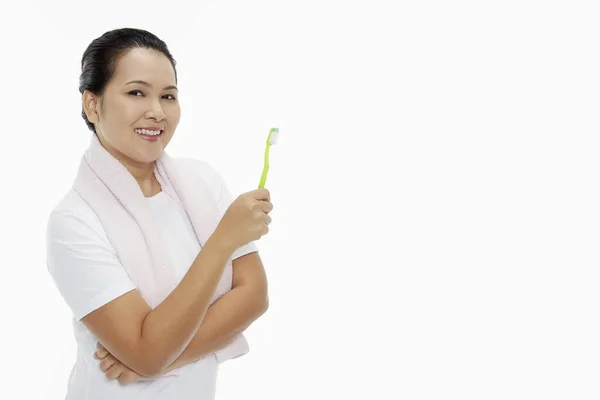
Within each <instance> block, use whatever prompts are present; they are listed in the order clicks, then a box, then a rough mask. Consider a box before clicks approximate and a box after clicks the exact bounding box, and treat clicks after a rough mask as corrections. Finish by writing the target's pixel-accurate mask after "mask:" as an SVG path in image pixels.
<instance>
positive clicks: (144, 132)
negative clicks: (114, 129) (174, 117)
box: [135, 129, 162, 136]
mask: <svg viewBox="0 0 600 400" xmlns="http://www.w3.org/2000/svg"><path fill="white" fill-rule="evenodd" d="M135 131H136V132H137V133H139V134H140V135H148V136H157V135H160V134H161V132H162V130H158V131H155V130H149V129H135Z"/></svg>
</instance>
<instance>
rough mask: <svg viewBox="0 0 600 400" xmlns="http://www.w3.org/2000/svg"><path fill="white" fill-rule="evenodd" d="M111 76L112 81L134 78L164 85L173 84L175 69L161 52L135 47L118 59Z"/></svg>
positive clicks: (117, 81) (125, 80)
mask: <svg viewBox="0 0 600 400" xmlns="http://www.w3.org/2000/svg"><path fill="white" fill-rule="evenodd" d="M113 78H114V79H113V80H114V82H115V83H119V84H125V83H127V82H130V81H134V80H135V81H145V82H148V83H150V84H151V85H153V86H154V85H157V86H159V87H164V86H169V85H175V70H174V69H173V65H172V64H171V62H170V61H169V59H168V58H167V57H166V56H165V55H164V54H163V53H161V52H159V51H156V50H151V49H143V48H136V49H132V50H130V51H128V52H127V53H126V54H124V55H123V56H122V57H121V58H120V59H119V61H118V62H117V65H116V68H115V73H114V76H113Z"/></svg>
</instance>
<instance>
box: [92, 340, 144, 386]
mask: <svg viewBox="0 0 600 400" xmlns="http://www.w3.org/2000/svg"><path fill="white" fill-rule="evenodd" d="M94 358H95V359H97V360H100V369H101V370H102V372H104V375H105V376H106V378H108V379H110V380H113V379H118V380H119V383H120V384H121V385H127V384H130V383H134V382H141V381H145V380H149V379H148V378H146V377H145V376H142V375H140V374H138V373H137V372H135V371H134V370H132V369H130V368H128V367H127V366H126V365H124V364H123V363H121V362H120V361H119V360H117V359H116V358H115V357H114V356H113V355H112V354H110V353H109V352H108V350H106V349H105V348H104V347H103V346H102V345H101V344H100V342H98V350H96V352H95V353H94Z"/></svg>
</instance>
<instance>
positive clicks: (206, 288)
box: [142, 237, 231, 371]
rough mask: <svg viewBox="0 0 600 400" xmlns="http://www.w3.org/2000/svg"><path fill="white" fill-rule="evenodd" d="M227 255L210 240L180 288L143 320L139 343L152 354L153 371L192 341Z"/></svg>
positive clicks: (225, 250) (212, 238) (170, 360)
mask: <svg viewBox="0 0 600 400" xmlns="http://www.w3.org/2000/svg"><path fill="white" fill-rule="evenodd" d="M230 256H231V254H230V252H229V251H228V249H225V248H222V247H221V245H220V243H219V241H218V238H215V237H211V238H210V239H209V240H208V241H207V243H206V245H205V246H204V248H203V249H202V251H200V253H199V254H198V256H197V257H196V259H195V260H194V263H193V264H192V266H191V267H190V269H189V270H188V272H187V274H186V275H185V276H184V277H183V279H182V281H181V282H180V283H179V285H178V286H177V287H176V288H175V289H174V290H173V292H172V293H171V294H170V295H169V296H168V297H167V298H166V299H165V300H164V301H163V302H162V303H161V304H159V305H158V306H157V307H156V308H155V309H154V310H152V311H151V312H150V314H148V316H147V317H146V319H145V320H144V322H143V326H142V343H143V344H144V348H145V349H146V350H145V352H146V353H147V354H153V360H154V361H153V365H154V366H155V368H154V367H153V370H154V371H162V370H164V368H166V367H167V366H168V365H170V364H171V363H173V362H174V361H175V360H176V359H177V358H178V357H179V356H180V355H181V354H182V352H183V351H184V350H185V348H186V347H187V346H188V344H189V343H190V341H191V340H192V339H193V338H194V335H195V334H196V332H197V331H198V328H199V327H200V325H201V323H202V322H203V320H204V318H205V316H206V312H207V309H208V307H209V305H210V300H211V298H212V294H213V292H214V290H215V288H216V286H217V284H218V282H219V280H220V279H221V275H222V273H223V270H224V268H225V265H226V264H227V261H228V260H229V257H230Z"/></svg>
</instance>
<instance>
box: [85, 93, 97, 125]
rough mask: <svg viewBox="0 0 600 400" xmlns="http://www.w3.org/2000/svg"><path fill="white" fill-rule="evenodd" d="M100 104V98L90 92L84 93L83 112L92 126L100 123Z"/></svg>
mask: <svg viewBox="0 0 600 400" xmlns="http://www.w3.org/2000/svg"><path fill="white" fill-rule="evenodd" d="M98 103H99V102H98V97H97V96H96V95H95V94H93V93H92V92H90V91H89V90H86V91H84V92H83V110H84V111H85V115H86V116H87V119H88V121H90V122H91V123H92V124H95V123H97V122H98V111H99V110H98Z"/></svg>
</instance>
